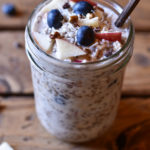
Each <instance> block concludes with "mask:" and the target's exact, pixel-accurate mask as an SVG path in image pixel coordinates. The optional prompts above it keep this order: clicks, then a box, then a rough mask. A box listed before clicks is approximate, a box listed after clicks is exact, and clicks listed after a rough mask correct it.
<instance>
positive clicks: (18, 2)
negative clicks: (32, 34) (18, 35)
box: [0, 0, 42, 29]
mask: <svg viewBox="0 0 150 150" xmlns="http://www.w3.org/2000/svg"><path fill="white" fill-rule="evenodd" d="M41 1H42V0H7V1H6V0H0V7H1V6H2V5H3V4H4V3H6V2H10V3H13V4H14V5H15V6H16V9H17V15H16V16H13V17H8V16H7V15H5V14H3V13H0V20H1V21H0V29H23V28H24V27H25V25H26V24H27V20H28V18H29V16H30V14H31V12H32V11H33V9H34V8H35V6H36V5H37V4H39V3H40V2H41Z"/></svg>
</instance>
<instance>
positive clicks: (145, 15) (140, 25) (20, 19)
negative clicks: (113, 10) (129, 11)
mask: <svg viewBox="0 0 150 150" xmlns="http://www.w3.org/2000/svg"><path fill="white" fill-rule="evenodd" d="M116 1H117V2H118V3H119V4H121V5H123V6H125V4H127V2H128V0H116ZM7 2H11V3H14V4H15V6H16V8H17V10H18V15H17V16H15V17H8V16H6V15H4V14H3V13H0V20H3V21H0V29H23V28H24V27H25V25H26V23H27V20H28V18H29V16H30V14H31V12H32V11H33V9H34V8H35V6H36V5H37V4H38V3H39V2H42V0H7ZM4 3H6V1H5V0H1V1H0V7H1V6H2V5H3V4H4ZM149 7H150V1H149V0H142V1H141V2H140V4H139V5H138V7H137V8H136V10H135V11H134V13H133V15H132V19H133V22H134V25H135V27H136V29H137V30H150V26H149V25H150V15H149V13H150V9H149Z"/></svg>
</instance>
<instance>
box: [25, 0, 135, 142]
mask: <svg viewBox="0 0 150 150" xmlns="http://www.w3.org/2000/svg"><path fill="white" fill-rule="evenodd" d="M49 2H50V0H47V1H44V2H42V3H41V4H40V5H39V6H38V7H37V8H36V9H35V11H34V12H33V14H32V15H31V17H30V19H29V22H28V24H27V27H26V31H25V41H26V42H25V44H26V53H27V56H28V58H29V60H30V63H31V70H32V80H33V87H34V95H35V105H36V111H37V116H38V118H39V120H40V121H41V124H42V125H43V126H44V127H45V128H46V129H47V131H48V132H50V133H51V134H52V135H55V136H56V137H57V138H59V139H61V140H65V141H69V142H85V141H88V140H91V139H94V138H96V137H98V136H101V135H103V133H104V132H105V131H107V130H108V129H109V128H110V126H111V125H112V123H113V121H114V119H115V116H116V113H117V109H118V104H119V100H120V95H121V87H122V82H123V76H124V71H125V66H126V65H127V63H128V61H129V60H130V58H131V56H132V51H133V43H134V28H133V26H132V23H131V22H130V20H128V22H129V37H128V39H127V42H126V43H125V45H124V46H123V48H122V49H121V50H119V51H118V52H117V53H116V54H114V55H112V56H111V57H109V58H108V59H105V60H101V61H97V62H89V63H69V62H65V61H61V60H58V59H56V58H53V57H51V56H50V55H48V54H46V53H45V52H44V51H42V50H41V49H40V48H39V47H38V45H37V44H36V42H35V41H34V39H33V37H32V33H31V28H32V24H33V21H34V18H35V15H36V14H37V13H38V12H39V11H40V10H41V8H43V6H45V5H46V4H47V3H49ZM101 4H103V5H104V6H107V7H109V8H111V9H112V10H113V11H115V13H118V14H119V13H120V12H121V11H122V8H121V7H120V6H119V5H118V4H117V3H115V2H113V1H112V0H101Z"/></svg>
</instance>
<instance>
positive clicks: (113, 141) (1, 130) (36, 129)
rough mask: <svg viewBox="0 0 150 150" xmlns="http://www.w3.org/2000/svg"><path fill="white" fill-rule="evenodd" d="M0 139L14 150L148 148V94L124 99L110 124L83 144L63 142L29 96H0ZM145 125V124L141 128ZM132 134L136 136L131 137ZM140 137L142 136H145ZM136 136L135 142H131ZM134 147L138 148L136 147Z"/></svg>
mask: <svg viewBox="0 0 150 150" xmlns="http://www.w3.org/2000/svg"><path fill="white" fill-rule="evenodd" d="M0 101H1V104H0V142H2V141H7V142H8V143H9V144H11V145H12V146H13V147H14V148H15V150H41V149H42V150H50V149H53V150H64V149H65V150H135V148H139V147H140V148H141V149H140V150H149V148H150V146H149V144H148V142H149V139H148V138H146V137H148V132H147V133H146V131H149V130H150V127H149V126H148V125H149V124H150V111H149V110H150V98H148V99H140V98H139V99H136V98H130V99H124V100H123V101H121V104H120V107H119V112H118V116H117V119H116V121H115V122H114V125H113V126H112V127H111V129H110V130H109V132H108V133H107V134H106V135H105V136H103V137H102V138H98V139H96V140H94V141H91V142H88V143H85V144H67V143H65V142H62V141H59V140H57V139H56V138H55V137H53V136H52V135H50V134H48V133H47V132H46V131H45V129H44V128H43V127H42V126H41V125H40V123H39V121H38V120H37V118H36V114H35V111H34V101H33V99H32V98H19V97H18V98H16V97H14V98H6V99H2V98H0ZM145 127H147V128H145ZM134 137H136V138H134ZM145 138H146V140H145V141H143V139H145ZM137 140H138V143H136V144H135V142H136V141H137ZM136 150H138V149H136Z"/></svg>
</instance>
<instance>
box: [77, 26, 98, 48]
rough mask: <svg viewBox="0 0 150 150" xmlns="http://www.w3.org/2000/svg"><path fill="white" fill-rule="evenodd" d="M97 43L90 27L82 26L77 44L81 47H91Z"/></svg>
mask: <svg viewBox="0 0 150 150" xmlns="http://www.w3.org/2000/svg"><path fill="white" fill-rule="evenodd" d="M94 41H95V33H94V31H93V29H92V28H90V27H88V26H81V27H80V28H79V30H78V32H77V43H78V44H79V45H81V46H89V45H91V44H92V43H93V42H94Z"/></svg>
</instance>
